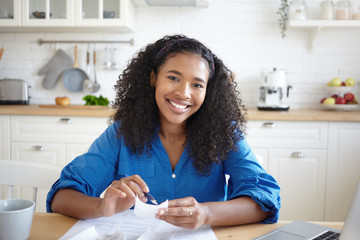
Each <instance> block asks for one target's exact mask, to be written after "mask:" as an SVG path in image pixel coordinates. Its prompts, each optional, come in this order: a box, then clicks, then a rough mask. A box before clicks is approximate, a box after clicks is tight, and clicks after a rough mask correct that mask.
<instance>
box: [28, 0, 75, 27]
mask: <svg viewBox="0 0 360 240" xmlns="http://www.w3.org/2000/svg"><path fill="white" fill-rule="evenodd" d="M21 15H22V18H21V25H22V26H28V27H34V26H37V27H49V26H50V27H52V26H72V25H74V2H73V1H72V0H22V9H21Z"/></svg>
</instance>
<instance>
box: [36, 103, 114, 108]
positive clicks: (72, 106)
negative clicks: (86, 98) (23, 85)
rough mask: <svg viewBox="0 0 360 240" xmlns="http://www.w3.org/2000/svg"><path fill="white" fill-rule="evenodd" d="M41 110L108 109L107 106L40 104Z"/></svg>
mask: <svg viewBox="0 0 360 240" xmlns="http://www.w3.org/2000/svg"><path fill="white" fill-rule="evenodd" d="M39 107H41V108H62V109H110V107H109V106H94V105H75V104H74V105H73V104H70V105H56V104H42V105H39Z"/></svg>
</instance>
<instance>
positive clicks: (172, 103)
mask: <svg viewBox="0 0 360 240" xmlns="http://www.w3.org/2000/svg"><path fill="white" fill-rule="evenodd" d="M169 102H170V103H171V105H173V106H174V107H176V108H179V109H185V108H186V105H180V104H177V103H174V102H173V101H169Z"/></svg>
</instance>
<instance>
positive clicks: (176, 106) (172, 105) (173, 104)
mask: <svg viewBox="0 0 360 240" xmlns="http://www.w3.org/2000/svg"><path fill="white" fill-rule="evenodd" d="M168 102H169V103H170V108H171V109H172V110H173V111H174V112H177V113H183V112H185V111H186V110H187V109H188V108H189V106H190V105H183V104H179V103H176V102H173V101H171V100H168Z"/></svg>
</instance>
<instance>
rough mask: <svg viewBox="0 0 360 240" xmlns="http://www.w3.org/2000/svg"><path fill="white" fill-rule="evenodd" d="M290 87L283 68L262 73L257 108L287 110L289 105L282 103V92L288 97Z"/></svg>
mask: <svg viewBox="0 0 360 240" xmlns="http://www.w3.org/2000/svg"><path fill="white" fill-rule="evenodd" d="M290 88H292V87H291V86H290V85H289V84H288V82H287V73H286V72H285V71H284V70H277V69H276V68H274V69H273V71H272V72H269V73H263V74H262V83H261V87H260V101H259V103H258V105H257V108H258V109H259V110H273V111H287V110H288V109H289V108H290V106H289V105H287V104H284V103H282V101H283V99H284V94H285V92H286V97H287V98H288V97H289V91H290Z"/></svg>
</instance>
